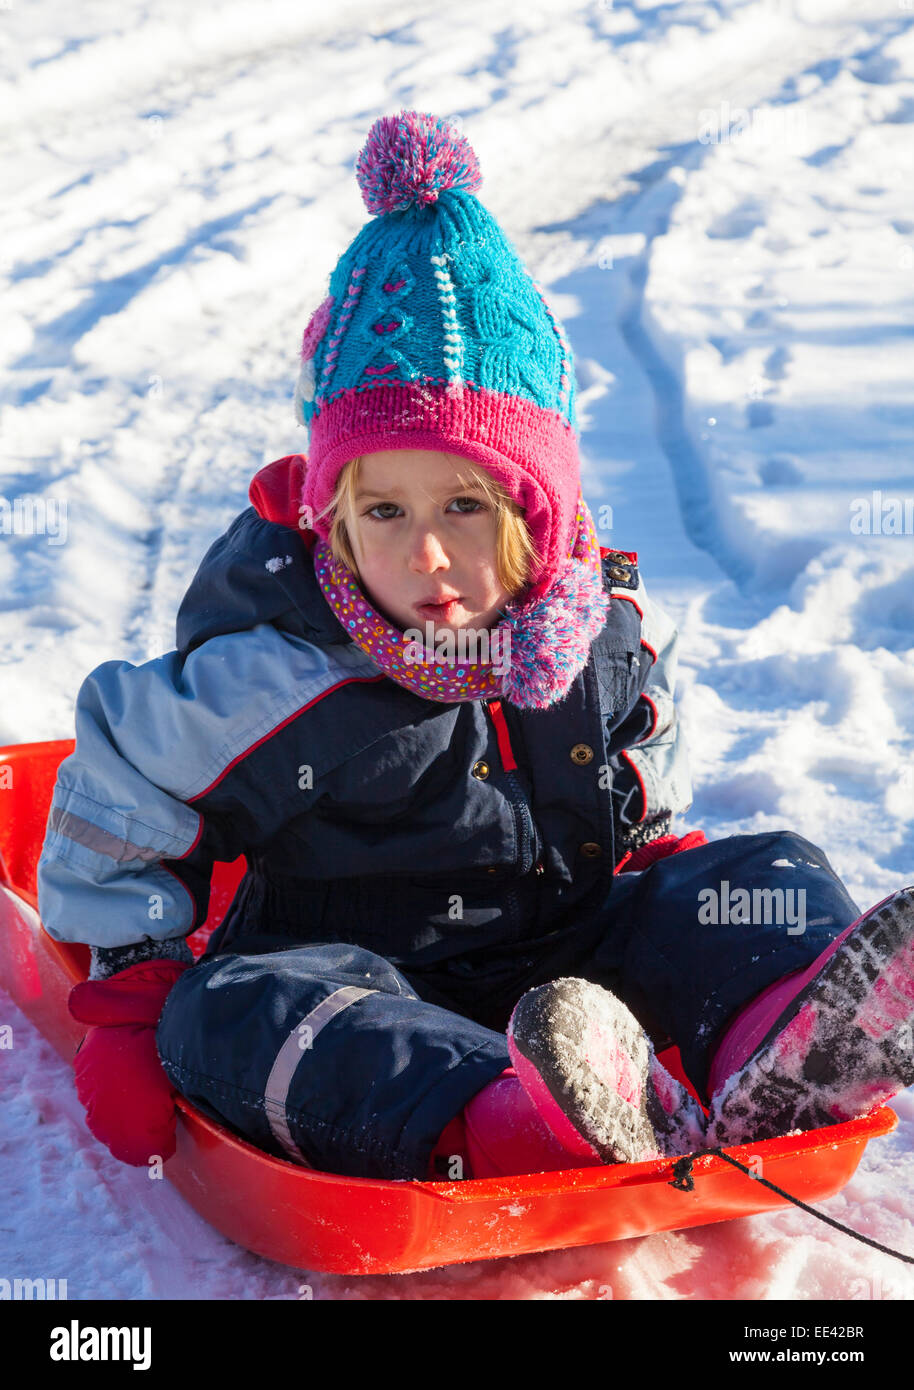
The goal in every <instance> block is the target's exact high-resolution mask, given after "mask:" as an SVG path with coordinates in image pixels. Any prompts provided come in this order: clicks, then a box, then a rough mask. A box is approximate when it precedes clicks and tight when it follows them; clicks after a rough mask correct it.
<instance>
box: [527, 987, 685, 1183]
mask: <svg viewBox="0 0 914 1390" xmlns="http://www.w3.org/2000/svg"><path fill="white" fill-rule="evenodd" d="M508 1051H509V1053H510V1055H511V1061H512V1063H513V1065H514V1069H515V1071H516V1072H517V1075H518V1078H519V1079H520V1082H521V1084H522V1085H523V1087H524V1089H525V1090H526V1091H527V1093H528V1095H529V1096H530V1098H531V1100H533V1101H534V1103H535V1104H536V1106H537V1108H538V1109H539V1112H540V1114H541V1115H542V1117H543V1119H544V1120H545V1121H546V1123H547V1124H548V1125H549V1127H550V1129H551V1130H552V1131H553V1133H554V1134H555V1135H556V1137H557V1138H558V1139H559V1140H560V1141H561V1142H562V1143H563V1144H564V1145H565V1146H566V1148H569V1149H573V1150H576V1151H577V1152H578V1153H580V1154H582V1155H587V1154H590V1155H592V1154H597V1155H598V1156H599V1157H600V1158H601V1159H602V1160H603V1162H604V1163H641V1162H644V1161H646V1160H647V1159H655V1158H667V1157H670V1156H672V1155H679V1154H685V1153H693V1152H695V1150H696V1149H699V1148H704V1112H703V1111H702V1109H701V1106H700V1105H699V1104H698V1103H697V1101H695V1100H693V1099H692V1097H691V1096H690V1095H689V1093H688V1091H686V1089H685V1087H683V1086H681V1085H680V1084H679V1082H678V1081H676V1080H674V1078H673V1077H672V1076H670V1074H669V1072H668V1071H667V1070H666V1068H665V1067H663V1066H661V1064H660V1062H658V1061H657V1058H656V1056H655V1053H654V1048H653V1046H652V1044H651V1042H650V1040H649V1039H648V1038H647V1037H646V1036H645V1034H644V1031H643V1029H642V1028H641V1025H640V1024H639V1023H638V1020H637V1019H636V1018H635V1017H634V1015H633V1014H632V1013H631V1012H630V1010H629V1009H627V1008H626V1007H625V1005H624V1004H623V1003H621V1001H620V1000H618V999H617V998H616V997H615V995H613V994H611V993H610V992H609V990H606V989H603V988H602V987H601V986H600V985H594V984H591V983H590V982H589V981H587V980H579V979H559V980H552V981H550V983H549V984H545V985H539V986H538V987H537V988H536V989H531V990H528V991H527V993H526V994H524V995H522V997H521V998H520V999H519V1000H518V1002H517V1005H516V1006H515V1009H514V1012H513V1013H512V1015H511V1019H510V1022H509V1024H508Z"/></svg>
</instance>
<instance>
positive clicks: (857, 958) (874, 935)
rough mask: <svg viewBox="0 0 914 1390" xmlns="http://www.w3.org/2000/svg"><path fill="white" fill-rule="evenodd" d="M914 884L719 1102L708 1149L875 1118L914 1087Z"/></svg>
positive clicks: (861, 928) (784, 1018) (781, 1022)
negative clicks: (875, 1113)
mask: <svg viewBox="0 0 914 1390" xmlns="http://www.w3.org/2000/svg"><path fill="white" fill-rule="evenodd" d="M912 1024H914V887H909V888H903V889H901V890H900V891H899V892H898V893H895V894H893V895H892V897H891V898H888V899H887V900H886V901H885V902H883V903H880V904H878V905H877V907H875V908H873V910H872V911H871V912H870V913H869V914H868V915H866V916H864V918H862V919H861V921H860V923H859V925H857V926H856V928H855V930H854V931H853V932H852V933H851V934H850V936H848V938H847V940H846V941H845V942H844V943H843V944H842V945H841V946H839V947H838V949H837V951H836V952H835V953H834V955H833V956H832V957H831V958H830V959H829V960H828V961H826V963H825V965H824V966H823V967H822V970H821V971H820V972H819V974H818V975H817V976H816V977H815V979H814V980H812V981H811V982H810V984H809V986H808V987H807V989H806V990H805V991H804V992H803V993H802V994H800V995H799V996H798V997H797V998H796V999H792V1000H791V1001H790V1003H789V1004H788V1006H787V1008H786V1009H785V1010H784V1012H783V1013H782V1014H781V1016H780V1017H779V1018H778V1020H777V1022H776V1023H774V1025H773V1026H772V1027H771V1028H770V1029H769V1031H768V1033H767V1034H766V1035H765V1037H764V1038H763V1039H762V1041H761V1042H760V1043H759V1045H758V1047H757V1048H756V1050H755V1052H754V1053H753V1055H752V1056H751V1057H750V1058H749V1059H748V1061H747V1062H746V1063H745V1065H744V1066H743V1067H742V1068H741V1070H740V1071H739V1072H737V1073H736V1074H735V1076H733V1077H732V1078H730V1079H729V1080H728V1081H727V1082H725V1083H724V1085H723V1087H722V1088H721V1089H720V1090H719V1091H718V1092H717V1095H716V1096H714V1097H713V1098H712V1101H711V1110H710V1116H709V1120H708V1143H709V1145H710V1146H712V1147H715V1146H718V1145H722V1144H738V1143H745V1142H748V1141H750V1140H752V1139H773V1138H775V1137H776V1136H778V1135H783V1134H788V1133H791V1132H792V1131H794V1130H807V1129H819V1128H821V1127H823V1126H827V1125H833V1124H839V1123H841V1122H842V1121H843V1120H850V1119H854V1118H855V1117H856V1116H858V1115H862V1114H868V1113H869V1112H870V1111H871V1110H873V1109H875V1108H876V1106H877V1105H880V1104H882V1102H883V1101H884V1100H887V1099H889V1098H890V1097H891V1096H893V1095H896V1094H897V1093H898V1092H899V1091H901V1090H904V1089H905V1088H906V1087H908V1086H910V1085H912V1084H914V1037H912Z"/></svg>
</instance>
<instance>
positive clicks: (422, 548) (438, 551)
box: [410, 527, 450, 572]
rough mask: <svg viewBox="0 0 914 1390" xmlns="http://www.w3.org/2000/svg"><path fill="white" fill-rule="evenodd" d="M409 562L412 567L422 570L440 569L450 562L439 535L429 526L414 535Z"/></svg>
mask: <svg viewBox="0 0 914 1390" xmlns="http://www.w3.org/2000/svg"><path fill="white" fill-rule="evenodd" d="M410 564H411V566H412V568H413V569H416V570H422V571H423V572H426V571H428V570H436V569H441V568H443V567H447V566H448V565H449V564H450V561H449V560H448V556H447V551H446V550H445V548H444V546H443V544H442V542H441V539H440V537H439V536H438V535H437V533H436V532H435V531H434V530H432V529H431V528H430V527H426V528H425V529H424V530H421V531H420V532H419V533H418V535H417V536H416V538H415V540H414V542H413V545H412V551H411V556H410Z"/></svg>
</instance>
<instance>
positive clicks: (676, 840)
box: [616, 830, 708, 874]
mask: <svg viewBox="0 0 914 1390" xmlns="http://www.w3.org/2000/svg"><path fill="white" fill-rule="evenodd" d="M707 843H708V841H707V838H706V836H705V832H704V831H703V830H690V831H689V833H688V834H687V835H683V836H681V837H680V836H678V835H660V836H658V838H657V839H656V840H649V841H648V842H647V844H646V845H642V846H641V848H640V849H636V850H635V852H634V854H632V853H629V854H627V855H625V857H624V858H623V859H622V860H620V862H619V864H618V865H617V866H616V873H617V874H618V873H623V874H627V873H629V872H634V871H636V870H637V871H640V870H641V869H646V868H647V867H648V865H649V864H653V863H654V861H655V860H657V859H665V858H666V857H667V855H668V854H681V852H682V851H683V850H684V849H695V848H697V846H698V845H706V844H707Z"/></svg>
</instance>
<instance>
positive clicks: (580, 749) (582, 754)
mask: <svg viewBox="0 0 914 1390" xmlns="http://www.w3.org/2000/svg"><path fill="white" fill-rule="evenodd" d="M592 758H593V749H592V748H591V746H590V744H589V743H576V744H575V745H574V747H573V748H572V750H571V761H572V762H573V763H579V764H580V765H581V767H583V766H584V764H585V763H589V762H590V761H591V759H592Z"/></svg>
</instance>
